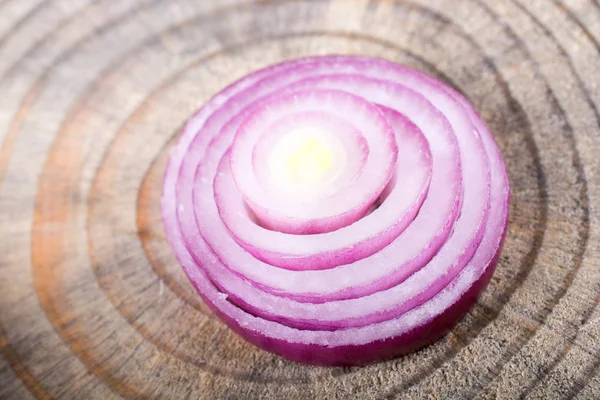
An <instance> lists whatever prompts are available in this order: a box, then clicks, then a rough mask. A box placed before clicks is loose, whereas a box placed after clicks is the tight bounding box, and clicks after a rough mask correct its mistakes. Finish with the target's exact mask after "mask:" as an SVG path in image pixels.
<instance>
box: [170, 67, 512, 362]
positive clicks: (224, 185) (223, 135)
mask: <svg viewBox="0 0 600 400" xmlns="http://www.w3.org/2000/svg"><path fill="white" fill-rule="evenodd" d="M307 89H308V90H315V89H319V90H337V91H340V90H341V91H345V92H348V93H352V94H353V95H355V96H361V97H363V98H364V99H365V100H367V101H369V102H371V103H372V104H376V105H378V106H380V107H381V106H383V107H381V108H382V110H383V112H384V114H385V116H386V118H387V119H388V121H390V123H391V125H392V128H394V130H395V131H396V137H397V138H400V137H401V136H402V134H401V132H398V130H400V128H399V125H398V124H397V123H394V120H395V119H396V120H397V121H403V120H406V119H407V121H405V122H404V127H406V126H414V128H415V129H414V130H413V131H411V130H409V131H410V132H411V133H412V134H413V137H415V138H416V137H418V134H420V131H422V134H423V135H424V137H425V138H426V140H427V144H428V146H426V147H422V146H421V147H420V148H422V149H427V147H428V148H430V151H431V157H430V158H429V157H428V156H427V155H425V156H423V157H415V159H414V160H413V164H409V165H412V166H418V168H417V167H415V170H416V172H417V174H416V181H417V182H418V183H416V184H414V185H413V186H410V185H409V186H410V188H411V190H409V191H408V192H410V194H407V195H406V197H402V196H400V195H399V194H398V193H401V192H399V191H398V189H399V188H400V189H401V188H402V184H403V182H409V181H408V180H410V179H411V176H410V174H407V173H406V171H403V170H402V166H401V165H402V159H401V158H399V159H398V162H399V165H398V167H397V170H396V175H395V176H396V181H395V182H392V183H390V185H388V189H387V190H386V191H385V192H384V197H385V199H384V200H383V202H382V204H381V206H380V207H379V208H377V209H375V210H373V211H372V212H371V213H370V214H368V215H366V216H365V217H363V218H361V219H359V220H358V221H356V222H354V223H351V224H349V225H347V226H344V227H342V228H340V229H338V230H334V231H331V232H325V233H319V234H316V235H302V234H288V233H281V232H274V231H270V230H268V229H265V228H262V227H260V226H259V225H256V224H254V222H253V221H252V218H251V216H249V215H247V214H244V215H242V216H241V217H240V218H237V219H236V218H235V217H233V216H235V215H236V213H237V214H238V215H239V212H240V210H243V206H244V203H243V202H242V198H243V197H242V196H241V194H240V193H239V191H237V190H236V189H237V188H236V185H235V184H234V181H233V179H232V177H231V174H228V170H227V154H228V153H227V152H228V149H229V147H230V146H231V143H232V142H233V138H234V136H235V133H236V131H237V129H238V127H239V126H240V125H241V124H243V122H244V121H245V120H247V118H248V117H249V116H250V115H252V110H253V109H256V107H259V106H260V104H268V102H269V101H273V99H276V98H277V96H281V95H282V93H290V92H294V91H298V90H307ZM398 113H400V114H401V115H399V114H398ZM348 120H350V121H351V120H352V118H351V117H348ZM409 121H410V122H409ZM412 124H414V125H412ZM415 132H417V134H415ZM408 137H410V135H408ZM398 144H399V149H398V154H403V153H402V147H401V142H400V141H399V142H398ZM413 144H416V145H417V148H419V140H417V139H415V143H413ZM224 157H225V158H224ZM428 160H429V161H430V162H431V163H432V169H431V175H429V172H428V168H427V163H428ZM461 166H462V168H461ZM218 172H220V173H221V175H218V174H217V173H218ZM403 173H404V174H403ZM216 177H218V179H215V178H216ZM429 181H431V182H430V183H429ZM351 183H352V182H351ZM351 183H350V184H351ZM463 191H464V194H463V195H462V202H461V193H462V192H463ZM394 193H395V194H396V196H397V197H396V198H397V199H404V200H406V199H409V200H410V201H409V202H408V204H402V207H399V208H400V211H399V210H398V209H394V207H392V206H393V205H394V204H396V203H392V202H390V201H389V200H390V198H392V199H394V197H393V196H394ZM386 196H387V197H386ZM411 202H412V203H411ZM421 202H422V204H421ZM508 202H509V184H508V180H507V176H506V171H505V167H504V163H503V161H502V158H501V155H500V153H499V151H498V149H497V147H496V145H495V143H494V141H493V138H492V136H491V134H490V133H489V131H488V130H487V128H486V127H485V125H484V124H483V122H482V121H481V119H480V118H479V116H478V115H477V113H476V112H475V111H474V110H473V108H472V107H471V106H470V104H469V103H468V102H467V101H466V100H465V99H464V98H463V97H462V96H461V95H459V94H457V93H456V92H455V91H454V90H452V89H451V88H449V87H448V86H446V85H445V84H443V83H441V82H439V81H437V80H435V79H433V78H431V77H429V76H427V75H425V74H423V73H420V72H418V71H414V70H411V69H409V68H406V67H403V66H400V65H397V64H394V63H391V62H388V61H384V60H379V59H371V58H364V57H355V56H328V57H314V58H307V59H301V60H295V61H291V62H286V63H282V64H278V65H276V66H272V67H269V68H266V69H263V70H261V71H258V72H256V73H253V74H251V75H248V76H247V77H245V78H242V79H241V80H240V81H238V82H236V83H235V84H233V85H232V86H230V87H228V88H226V89H225V90H224V91H222V92H221V93H220V94H218V95H217V96H215V97H214V98H213V99H212V100H211V101H210V102H209V103H207V104H206V105H205V106H204V107H203V108H202V109H201V110H200V111H199V112H198V113H197V114H196V115H195V116H194V117H193V118H192V119H191V120H190V121H189V122H188V124H187V125H186V127H185V129H184V131H183V133H182V136H181V139H180V141H179V143H178V145H177V146H176V148H175V149H174V151H173V154H172V156H171V159H170V161H169V165H168V168H167V172H166V175H165V182H164V193H163V203H162V210H163V220H164V225H165V230H166V232H167V237H168V238H169V242H170V243H171V245H172V247H173V249H174V251H175V254H176V256H177V258H178V260H179V262H180V263H181V264H182V265H183V267H184V269H185V271H186V273H187V274H188V276H189V278H190V280H191V281H192V282H193V283H194V285H195V286H196V288H197V289H198V291H199V293H200V294H201V295H202V297H203V298H204V299H205V301H206V302H207V304H209V306H211V307H212V308H213V309H214V310H215V312H216V313H217V314H218V315H220V316H221V318H222V319H223V320H224V321H225V322H226V323H227V324H228V325H229V326H230V327H232V329H234V330H236V331H237V332H239V333H240V334H241V335H242V336H244V337H245V338H247V339H248V340H249V341H251V342H252V343H255V344H256V345H258V346H260V347H262V348H264V349H266V350H269V351H273V352H275V353H277V354H280V355H282V356H284V357H287V358H289V359H292V360H296V361H300V362H307V363H315V364H325V365H340V364H363V363H367V362H373V361H376V360H380V359H385V358H389V357H393V356H396V355H398V354H402V353H405V352H407V351H411V350H414V349H415V348H418V347H420V346H422V345H424V344H426V343H428V342H430V341H431V340H434V339H436V338H437V337H439V336H440V335H442V334H443V333H444V332H445V331H446V330H447V329H449V328H450V327H451V326H452V325H453V324H454V323H455V322H456V321H457V320H458V319H460V318H461V316H462V315H463V314H464V313H465V312H466V310H467V309H468V308H469V307H470V306H471V305H472V304H473V303H474V301H475V300H476V298H477V295H478V293H479V292H480V291H481V290H483V288H484V287H485V285H486V284H487V282H488V280H489V278H490V277H491V274H492V272H493V270H494V267H495V264H496V261H497V258H498V255H499V252H500V249H501V246H502V242H503V238H504V235H505V233H506V225H507V218H508ZM392 211H395V214H394V213H393V212H392ZM417 212H418V214H417ZM459 214H460V216H459ZM227 227H229V229H227ZM369 228H371V229H375V232H372V231H369ZM378 229H379V230H378ZM365 231H368V233H367V234H365V233H364V232H365ZM361 232H362V235H361ZM313 238H316V239H313ZM311 241H312V242H311ZM311 243H312V245H311ZM298 329H301V330H298Z"/></svg>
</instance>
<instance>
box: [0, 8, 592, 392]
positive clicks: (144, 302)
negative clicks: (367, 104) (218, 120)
mask: <svg viewBox="0 0 600 400" xmlns="http://www.w3.org/2000/svg"><path fill="white" fill-rule="evenodd" d="M599 51H600V5H599V4H598V3H597V2H592V1H589V0H554V1H529V0H502V1H498V0H457V1H441V0H440V1H434V0H413V1H410V2H408V1H394V0H387V1H384V0H369V1H366V0H365V1H351V0H345V1H344V0H335V1H333V0H331V1H326V0H321V1H252V0H249V1H241V0H228V1H216V0H214V1H209V0H202V1H195V0H175V1H167V0H140V1H132V0H123V1H117V0H112V1H110V0H105V1H91V0H62V1H61V0H55V1H50V0H0V141H1V143H2V144H1V146H2V147H1V150H0V398H2V399H4V398H10V399H27V398H38V399H49V398H58V397H61V398H80V399H96V398H98V399H109V398H120V397H125V398H143V399H148V398H174V399H178V398H200V399H259V398H260V399H303V398H307V399H314V398H319V399H321V398H325V399H338V398H339V399H342V398H348V399H360V400H362V399H381V398H411V399H413V398H414V399H417V398H439V399H446V398H457V399H463V398H477V399H482V398H519V397H528V398H540V399H542V398H543V399H554V398H573V397H578V398H580V399H593V398H600V375H599V373H598V367H599V363H600V356H599V354H600V323H599V321H600V310H599V309H598V302H599V298H600V267H599V264H600V263H599V260H600V240H599V238H600V225H598V222H599V221H598V218H599V216H600V201H599V199H600V161H599V159H600V157H599V154H600V129H599V123H600V115H599V108H600V81H599V79H598V73H597V71H598V69H599V68H600V57H599ZM327 53H358V54H364V55H372V56H379V57H384V58H388V59H391V60H395V61H398V62H401V63H405V64H407V65H410V66H413V67H416V68H419V69H421V70H423V71H426V72H428V73H430V74H433V75H435V76H438V77H440V78H441V79H443V80H445V81H446V82H448V83H450V84H451V85H453V86H455V87H456V88H457V89H459V90H460V91H462V92H463V93H464V94H465V95H466V96H468V97H469V98H470V99H471V100H472V102H473V103H474V104H475V106H476V108H477V109H478V110H479V111H480V112H481V114H482V115H483V117H484V119H485V120H486V122H487V123H488V124H489V126H490V128H491V130H492V131H493V133H494V135H495V137H496V139H497V141H498V144H499V146H500V148H501V150H502V152H503V155H504V157H505V159H506V162H507V165H508V169H509V174H510V180H511V184H512V199H513V200H512V206H511V219H510V228H509V233H508V238H507V241H506V245H505V249H504V251H503V254H502V258H501V261H500V264H499V266H498V269H497V272H496V274H495V275H494V278H493V280H492V282H491V284H490V287H489V288H488V289H487V291H486V292H485V293H484V295H483V296H482V298H481V299H480V301H479V303H478V304H477V306H476V307H475V308H474V309H473V310H472V311H471V312H470V313H469V315H468V316H467V317H466V318H465V319H464V320H463V321H462V322H461V323H460V324H459V325H458V326H457V327H456V328H455V329H454V330H453V331H452V332H451V333H449V334H448V335H447V336H445V337H444V338H443V339H441V340H440V341H439V342H437V343H435V344H434V345H432V346H429V347H428V348H426V349H423V350H421V351H419V352H417V353H415V354H411V355H409V356H407V357H404V358H401V359H398V360H395V361H390V362H386V363H381V364H377V365H372V366H368V367H363V368H318V367H310V366H304V365H298V364H295V363H291V362H287V361H284V360H282V359H280V358H279V357H277V356H273V355H271V354H268V353H266V352H263V351H261V350H258V349H257V348H255V347H253V346H251V345H249V344H247V343H246V342H244V341H243V340H241V339H240V338H238V337H237V336H236V335H235V334H233V333H232V332H230V331H229V330H228V329H227V328H226V327H225V326H224V325H223V324H222V323H221V322H220V321H219V320H217V319H216V318H215V317H214V316H213V315H212V314H211V313H210V312H209V310H208V309H207V307H206V306H205V305H204V304H203V303H202V301H201V300H200V298H199V296H197V295H196V294H195V292H194V290H193V289H192V287H191V285H190V284H189V283H188V281H187V279H186V277H185V276H184V274H183V272H182V271H181V269H180V267H179V266H178V265H177V263H176V261H175V259H174V257H173V255H172V253H171V250H170V248H169V246H168V244H167V242H166V240H165V236H164V233H163V230H162V226H161V221H160V212H159V199H160V184H161V179H162V174H163V170H164V167H165V163H166V159H167V156H168V153H169V149H170V148H171V146H172V144H173V142H174V140H175V138H176V137H177V133H178V131H179V129H180V128H181V126H182V124H183V123H184V121H185V120H186V118H187V117H188V116H189V115H190V114H191V113H192V112H193V111H194V110H195V109H197V108H198V107H200V106H201V105H202V104H203V103H204V102H205V101H206V100H207V99H208V98H209V97H210V96H211V95H212V94H214V93H215V92H216V91H218V90H219V89H220V88H222V87H223V86H225V85H227V84H229V83H231V82H232V81H233V80H235V79H237V78H239V77H241V76H242V75H244V74H246V73H248V72H250V71H252V70H255V69H257V68H259V67H262V66H265V65H267V64H271V63H274V62H277V61H281V60H284V59H289V58H295V57H299V56H304V55H313V54H327Z"/></svg>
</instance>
